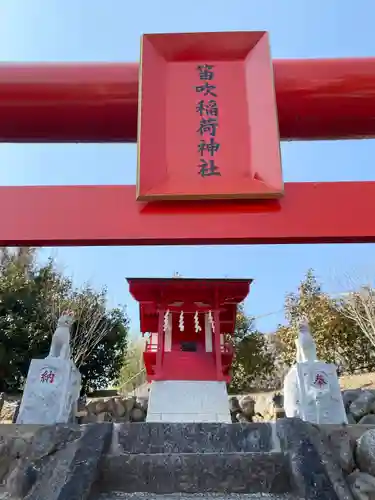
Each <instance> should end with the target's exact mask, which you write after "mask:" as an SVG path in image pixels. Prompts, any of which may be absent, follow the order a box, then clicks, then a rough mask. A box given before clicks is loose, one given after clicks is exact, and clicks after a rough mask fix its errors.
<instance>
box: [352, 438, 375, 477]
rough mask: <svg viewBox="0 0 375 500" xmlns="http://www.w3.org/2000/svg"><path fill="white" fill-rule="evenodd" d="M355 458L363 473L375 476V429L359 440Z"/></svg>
mask: <svg viewBox="0 0 375 500" xmlns="http://www.w3.org/2000/svg"><path fill="white" fill-rule="evenodd" d="M355 458H356V462H357V465H358V467H359V469H360V470H361V472H367V473H368V474H371V475H372V476H375V429H369V430H367V431H366V432H364V433H363V434H362V435H361V437H360V438H359V439H358V440H357V448H356V455H355Z"/></svg>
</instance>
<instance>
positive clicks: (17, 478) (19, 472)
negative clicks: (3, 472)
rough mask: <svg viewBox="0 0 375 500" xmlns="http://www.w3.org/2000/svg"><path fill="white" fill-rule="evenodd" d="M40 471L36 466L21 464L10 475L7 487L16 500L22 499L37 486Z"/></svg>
mask: <svg viewBox="0 0 375 500" xmlns="http://www.w3.org/2000/svg"><path fill="white" fill-rule="evenodd" d="M37 478H38V471H37V470H36V468H35V466H34V464H27V463H23V464H19V465H17V467H15V468H14V469H13V471H12V472H11V473H10V474H9V476H8V478H7V480H6V483H5V486H6V489H7V491H8V492H9V493H10V494H11V495H12V498H14V499H17V500H18V499H22V498H24V497H25V496H26V495H27V493H28V492H29V491H30V490H31V488H32V487H33V486H34V485H35V483H36V481H37Z"/></svg>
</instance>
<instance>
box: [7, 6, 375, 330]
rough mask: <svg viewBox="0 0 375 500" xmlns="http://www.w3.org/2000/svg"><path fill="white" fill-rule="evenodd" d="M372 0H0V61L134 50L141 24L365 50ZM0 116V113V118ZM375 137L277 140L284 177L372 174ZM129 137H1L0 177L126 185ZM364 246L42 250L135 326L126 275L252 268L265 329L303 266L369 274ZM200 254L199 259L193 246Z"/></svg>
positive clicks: (326, 52) (109, 55)
mask: <svg viewBox="0 0 375 500" xmlns="http://www.w3.org/2000/svg"><path fill="white" fill-rule="evenodd" d="M374 18H375V2H374V1H373V0H357V1H356V2H350V1H347V2H345V1H342V0H330V1H329V2H327V1H326V0H314V2H311V1H308V0H232V1H231V2H227V1H225V0H221V1H220V0H217V1H215V2H214V1H211V2H210V1H208V2H207V1H206V2H203V1H198V0H189V1H186V2H175V1H174V0H158V1H154V0H139V1H137V2H135V1H130V0H127V1H126V0H0V60H1V61H2V62H4V61H124V62H128V61H137V60H138V59H139V40H140V36H141V34H142V33H154V32H159V33H163V32H186V31H230V30H267V31H269V32H270V37H271V45H272V54H273V57H275V58H296V57H304V58H311V57H355V56H375V36H374V34H373V33H374V27H373V20H374ZM0 119H1V117H0ZM374 158H375V141H373V140H367V141H347V142H341V141H336V142H311V143H283V144H282V159H283V171H284V175H285V180H286V181H332V180H374V179H375V174H374V173H373V163H374ZM135 168H136V146H135V145H126V144H120V145H96V144H92V145H80V144H71V145H43V144H42V145H13V144H1V145H0V183H1V184H2V185H35V184H133V183H135ZM373 250H374V248H373V246H372V245H317V246H310V245H309V246H295V245H292V246H276V245H272V246H254V247H251V246H242V247H224V246H220V247H210V248H209V251H207V249H205V248H204V247H172V248H168V247H161V248H160V247H158V248H155V247H143V248H126V247H123V248H120V247H115V248H65V249H45V250H43V253H42V256H43V257H45V256H47V255H49V254H51V253H52V254H53V255H54V256H55V257H56V258H57V261H58V263H59V265H60V266H61V267H63V268H64V270H65V272H66V273H67V274H70V275H72V276H73V278H74V280H75V281H76V283H77V284H80V283H82V282H85V281H91V282H92V283H93V284H94V285H96V286H101V285H107V286H108V289H109V299H110V303H111V304H112V305H114V304H117V303H125V304H127V305H128V310H129V313H130V316H131V318H132V321H133V330H134V331H137V320H138V314H137V306H136V304H135V303H134V302H133V301H132V300H131V298H130V296H129V294H128V291H127V286H126V283H125V277H126V276H171V275H172V274H173V272H175V271H178V272H179V273H180V274H182V275H183V276H185V277H194V276H198V277H224V276H233V277H252V278H254V280H255V281H254V285H253V289H252V292H251V294H250V297H249V300H248V301H247V311H248V312H249V313H250V314H253V315H255V316H258V315H264V314H267V313H269V312H274V311H280V312H279V313H278V314H273V315H270V316H267V317H265V318H262V319H259V320H258V326H259V328H261V329H263V330H264V331H271V330H272V329H273V328H274V327H275V326H276V325H277V323H278V322H280V321H282V320H283V313H282V307H283V301H284V295H285V293H287V292H288V291H293V290H295V289H296V287H297V286H298V283H299V281H300V280H301V278H302V277H303V275H304V273H305V271H306V270H307V269H308V268H309V267H313V268H315V269H316V272H317V274H318V276H319V277H320V278H321V280H322V282H323V284H324V286H325V287H326V289H327V290H328V291H334V292H337V291H339V290H342V289H344V288H346V286H347V283H348V278H347V276H348V275H349V276H351V277H353V278H354V279H355V280H360V279H362V277H363V276H366V278H368V277H370V278H371V277H372V275H373V273H374V254H373ZM203 253H204V255H205V256H206V257H205V259H202V257H201V256H202V254H203Z"/></svg>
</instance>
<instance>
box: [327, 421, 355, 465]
mask: <svg viewBox="0 0 375 500" xmlns="http://www.w3.org/2000/svg"><path fill="white" fill-rule="evenodd" d="M328 442H329V445H330V447H331V448H332V450H333V452H334V454H335V456H336V459H337V461H338V463H339V464H340V466H341V468H342V469H343V470H344V471H345V472H346V473H350V472H352V471H353V470H354V468H355V461H354V448H355V445H356V442H355V439H353V438H352V437H351V434H350V432H349V431H348V429H347V426H345V427H341V428H339V429H335V430H333V431H332V432H330V433H329V435H328Z"/></svg>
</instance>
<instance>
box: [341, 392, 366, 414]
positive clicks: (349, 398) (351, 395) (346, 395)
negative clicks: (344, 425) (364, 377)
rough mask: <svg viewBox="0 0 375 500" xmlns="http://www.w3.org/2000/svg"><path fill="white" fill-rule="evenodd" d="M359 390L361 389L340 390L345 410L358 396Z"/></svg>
mask: <svg viewBox="0 0 375 500" xmlns="http://www.w3.org/2000/svg"><path fill="white" fill-rule="evenodd" d="M361 392H362V389H349V390H346V391H342V392H341V395H342V400H343V403H344V406H345V410H348V409H349V406H350V405H351V404H352V403H353V401H355V400H356V399H357V398H358V397H359V396H360V394H361Z"/></svg>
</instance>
